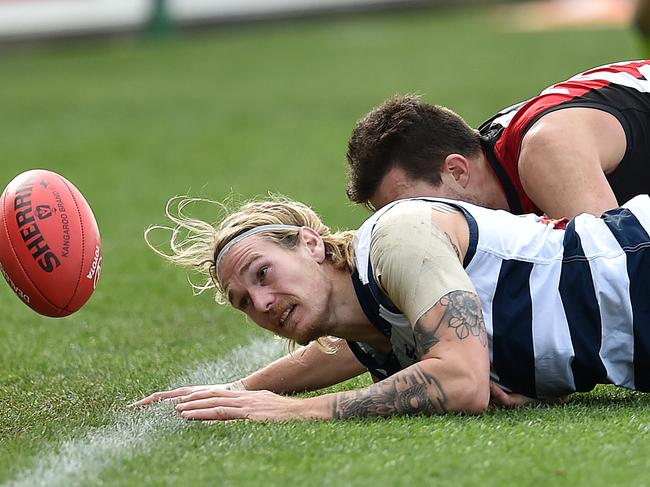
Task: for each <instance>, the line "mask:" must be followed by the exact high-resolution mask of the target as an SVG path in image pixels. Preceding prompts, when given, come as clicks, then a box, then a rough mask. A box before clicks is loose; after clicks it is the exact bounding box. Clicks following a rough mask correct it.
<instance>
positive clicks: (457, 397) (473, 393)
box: [450, 376, 490, 415]
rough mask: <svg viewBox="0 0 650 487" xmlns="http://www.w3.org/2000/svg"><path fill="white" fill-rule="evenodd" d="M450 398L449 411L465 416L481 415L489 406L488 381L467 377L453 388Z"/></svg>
mask: <svg viewBox="0 0 650 487" xmlns="http://www.w3.org/2000/svg"><path fill="white" fill-rule="evenodd" d="M454 393H455V394H454V397H453V398H450V406H451V407H450V410H451V411H455V412H460V413H465V414H476V415H480V414H483V413H484V412H485V411H486V410H487V408H488V405H489V404H490V381H489V378H488V379H487V380H484V378H482V377H476V376H468V377H466V378H464V379H463V380H462V381H461V382H459V384H458V387H457V388H455V391H454Z"/></svg>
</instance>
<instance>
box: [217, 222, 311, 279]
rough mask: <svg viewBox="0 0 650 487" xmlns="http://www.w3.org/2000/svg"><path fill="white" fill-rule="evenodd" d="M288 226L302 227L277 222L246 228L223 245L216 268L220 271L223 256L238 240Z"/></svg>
mask: <svg viewBox="0 0 650 487" xmlns="http://www.w3.org/2000/svg"><path fill="white" fill-rule="evenodd" d="M288 228H300V227H299V226H298V225H282V224H275V225H260V226H259V227H254V228H251V229H250V230H246V231H245V232H244V233H242V234H240V235H237V236H236V237H235V238H233V239H232V240H231V241H230V242H228V243H227V244H226V245H224V246H223V248H222V249H221V251H220V252H219V254H218V255H217V258H216V260H215V270H216V271H217V272H219V264H221V261H222V260H223V257H224V256H225V255H226V254H227V253H228V251H229V250H230V249H231V248H232V246H233V245H235V244H236V243H238V242H241V241H242V240H244V239H245V238H248V237H250V236H252V235H257V234H258V233H262V232H271V231H273V230H285V229H288Z"/></svg>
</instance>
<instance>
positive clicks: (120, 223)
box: [0, 7, 650, 485]
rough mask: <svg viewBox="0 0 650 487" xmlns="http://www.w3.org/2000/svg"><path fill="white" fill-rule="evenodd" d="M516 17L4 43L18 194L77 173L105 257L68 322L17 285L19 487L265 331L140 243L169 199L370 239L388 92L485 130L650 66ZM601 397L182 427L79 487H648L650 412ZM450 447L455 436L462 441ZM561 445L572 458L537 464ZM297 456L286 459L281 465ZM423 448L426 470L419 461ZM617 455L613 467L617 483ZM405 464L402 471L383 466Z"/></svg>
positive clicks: (4, 151)
mask: <svg viewBox="0 0 650 487" xmlns="http://www.w3.org/2000/svg"><path fill="white" fill-rule="evenodd" d="M505 12H506V11H502V10H500V11H498V12H497V11H495V10H493V9H492V8H490V7H464V8H444V9H415V10H407V11H399V12H382V13H374V14H367V15H360V14H357V15H352V16H331V17H325V18H312V19H303V20H300V21H277V22H270V23H262V22H259V23H241V24H233V25H221V26H219V27H218V28H215V29H212V30H200V31H192V32H181V31H177V32H175V33H173V34H172V35H171V36H169V37H166V38H161V39H145V38H135V37H125V38H111V39H78V40H74V41H59V42H56V43H53V44H40V43H39V44H36V45H17V46H12V47H5V48H2V49H1V50H0V181H3V182H4V183H3V184H6V183H7V182H9V181H10V180H11V179H12V178H13V177H14V176H15V175H16V174H18V173H20V172H22V171H24V170H27V169H31V168H47V169H50V170H53V171H56V172H59V173H61V174H63V175H65V176H66V177H67V178H68V179H70V180H71V181H72V182H73V183H74V184H75V185H76V186H77V187H78V188H79V189H80V190H81V191H82V192H83V193H84V194H85V196H86V198H87V199H88V201H89V203H90V204H91V206H92V208H93V210H94V212H95V215H96V217H97V220H98V222H99V226H100V230H101V233H102V238H103V246H104V261H103V271H102V277H101V280H100V283H99V286H98V289H97V291H96V293H95V295H94V296H93V298H92V299H91V301H90V302H89V303H88V304H87V306H86V307H85V308H84V309H82V310H81V311H80V312H78V313H77V314H75V315H73V316H71V317H69V318H65V319H59V320H54V319H49V318H42V317H39V316H37V315H36V314H34V313H33V312H32V311H31V310H29V309H28V308H27V307H25V306H24V305H23V304H21V303H20V302H19V300H18V299H17V298H16V297H15V296H14V295H13V294H12V292H11V291H10V289H9V287H8V286H4V285H2V286H0V447H1V448H0V482H9V481H10V480H11V479H14V478H16V477H17V476H18V477H19V476H20V474H21V472H25V471H27V472H29V471H30V470H29V469H30V468H33V466H34V465H36V464H37V462H38V460H39V459H41V458H43V457H44V456H46V455H50V454H54V455H56V454H57V452H60V451H61V445H62V442H63V441H65V440H71V441H74V440H75V438H79V437H81V436H83V435H84V434H87V433H88V432H89V431H93V429H94V428H97V427H101V426H103V425H110V424H112V423H113V422H114V421H115V418H116V415H124V414H126V413H125V412H124V406H125V404H127V403H128V402H130V401H132V400H134V399H137V398H139V397H141V396H142V395H143V394H148V393H150V392H152V391H153V390H157V389H160V388H165V387H167V386H168V385H169V383H170V381H172V380H173V379H174V378H176V377H179V376H180V375H182V373H183V372H184V371H186V370H187V369H189V368H192V367H194V366H196V365H197V364H200V363H203V362H206V361H209V360H214V359H216V358H219V357H221V356H225V355H227V354H228V352H229V351H230V350H231V349H232V348H233V347H235V346H237V345H240V344H246V343H248V342H249V341H250V340H251V339H252V337H259V336H263V333H262V332H260V331H258V330H257V328H256V327H255V326H254V325H253V324H251V323H247V322H245V320H244V319H243V318H242V317H241V316H240V315H237V314H235V313H234V312H232V311H230V310H228V309H225V308H220V307H217V306H216V305H214V304H213V301H212V297H211V296H208V295H207V294H205V295H202V296H200V297H194V296H192V293H191V290H190V287H189V285H188V284H187V282H186V276H185V274H184V272H183V271H180V270H178V269H173V268H171V267H170V266H168V265H167V264H165V263H164V262H163V261H162V260H161V259H159V258H158V257H157V256H155V255H154V254H153V253H152V252H151V251H150V250H149V249H148V248H147V247H146V246H145V244H144V241H143V238H142V233H143V231H144V229H145V228H146V227H147V226H148V225H150V224H154V223H162V222H163V209H164V205H165V203H166V201H167V199H168V198H169V197H171V196H174V195H178V194H189V195H192V196H203V197H207V198H211V199H217V200H220V199H223V198H224V197H226V196H228V195H229V194H230V193H231V192H232V193H236V194H241V195H243V196H245V197H251V196H255V195H263V194H266V193H267V192H268V191H273V192H279V193H282V194H285V195H287V196H290V197H293V198H296V199H299V200H302V201H304V202H306V203H308V204H310V205H312V206H313V207H314V208H315V209H316V210H317V211H318V212H319V213H320V214H321V215H322V216H323V218H324V220H325V222H327V223H328V224H330V225H331V226H332V227H335V228H350V227H356V226H357V225H359V224H360V223H361V222H362V221H363V219H364V218H365V217H366V216H367V213H366V212H365V210H363V209H362V208H356V207H352V206H351V205H350V204H349V203H348V202H347V200H346V198H345V179H346V177H345V167H346V165H345V150H346V143H347V139H348V136H349V134H350V131H351V129H352V126H353V124H354V123H355V122H356V120H357V119H359V118H360V117H361V116H362V115H363V114H365V113H366V112H367V111H368V110H370V109H371V108H372V107H373V106H375V105H377V104H379V103H380V102H381V101H383V100H384V99H385V98H387V97H389V96H391V95H393V94H395V93H419V94H421V95H422V96H423V98H424V99H425V100H426V101H428V102H431V103H436V104H441V105H445V106H448V107H450V108H452V109H453V110H455V111H457V112H458V113H460V114H461V115H463V116H464V117H465V118H466V119H467V120H468V122H469V123H470V124H471V125H473V126H477V125H478V124H479V123H480V122H482V121H483V120H484V119H486V118H488V117H489V116H491V115H492V114H493V113H494V112H495V111H497V110H499V109H501V108H503V107H505V106H508V105H510V104H512V103H514V102H516V101H519V100H522V99H525V98H528V97H530V96H533V95H534V94H536V93H537V92H539V91H541V90H542V89H543V88H545V87H546V86H547V85H549V84H551V83H553V82H556V81H559V80H562V79H565V78H567V77H569V76H572V75H573V74H575V73H577V72H579V71H581V70H584V69H587V68H589V67H593V66H596V65H600V64H604V63H608V62H613V61H617V60H624V59H633V58H639V57H642V53H641V49H640V48H639V43H638V39H637V38H636V34H635V33H634V32H633V31H632V30H631V29H629V28H627V27H625V28H615V29H583V30H560V31H553V32H535V33H531V32H514V31H510V30H509V19H508V17H507V16H506V15H507V14H506V13H505ZM205 216H206V218H211V215H205ZM593 394H595V395H594V396H590V395H586V396H585V397H586V399H583V400H582V402H581V401H580V400H579V401H578V402H577V403H574V404H573V405H569V406H567V408H569V409H568V410H567V409H566V408H559V409H557V410H550V409H540V410H536V409H532V410H527V411H523V412H514V413H513V412H503V411H501V412H499V411H497V412H492V413H490V414H489V415H488V416H486V418H487V419H484V420H479V419H476V418H471V419H469V418H462V417H451V418H445V419H440V418H436V419H433V420H423V419H420V420H413V421H409V420H408V419H399V420H391V421H383V422H368V423H364V422H361V423H350V424H349V425H345V424H343V425H342V424H338V425H324V424H316V425H298V424H290V425H250V424H246V423H243V424H235V425H219V426H214V427H213V428H212V429H210V428H200V427H197V428H189V429H181V430H180V431H176V432H175V433H174V434H171V435H167V436H166V437H165V438H164V441H162V442H161V443H160V444H158V445H156V446H154V447H150V449H148V450H143V451H138V452H137V455H136V454H134V456H129V457H128V458H127V459H125V460H124V461H123V463H120V462H117V463H112V464H111V465H110V467H108V468H106V469H105V470H103V471H101V472H100V473H95V474H93V475H94V476H91V477H83V476H80V477H75V476H74V475H72V477H70V478H68V480H70V479H72V480H71V482H72V484H96V483H97V484H105V485H131V484H133V485H136V484H138V485H139V484H140V483H141V482H143V481H144V483H147V484H155V485H166V484H168V483H172V482H174V483H177V482H185V481H189V480H194V481H197V482H199V483H205V484H213V482H212V481H211V480H213V481H214V480H215V479H218V480H219V482H220V483H222V484H223V485H245V484H250V485H257V484H258V483H261V482H265V483H267V484H268V485H287V484H288V485H298V484H309V483H313V484H314V485H318V484H327V485H367V484H368V483H369V482H373V481H377V482H379V481H381V479H382V478H387V479H389V483H391V484H393V485H398V484H400V485H406V484H407V483H409V485H411V484H412V483H424V482H426V483H429V481H433V480H434V479H435V481H436V483H442V484H444V485H470V484H474V483H475V482H476V481H479V480H480V481H481V482H482V483H485V484H486V485H503V484H504V483H507V482H508V479H509V478H510V479H511V478H512V476H513V475H514V476H515V477H516V478H517V479H518V482H519V483H520V484H521V485H541V484H542V483H544V484H546V483H547V480H548V475H551V478H552V482H551V483H552V484H553V485H569V484H571V485H576V482H578V483H581V484H582V485H587V483H589V484H591V485H603V484H601V482H604V480H607V481H608V482H610V481H612V479H614V478H616V476H618V475H624V477H620V478H623V479H624V480H625V482H626V483H621V484H618V485H647V467H648V461H647V460H639V461H637V462H636V463H634V462H632V463H630V461H629V456H630V455H632V456H633V457H634V458H636V459H640V458H641V459H647V458H650V455H648V454H649V453H650V450H649V448H650V447H649V446H648V445H647V444H646V443H647V442H645V443H640V437H641V436H643V435H645V436H646V437H647V432H648V431H647V428H648V426H647V425H648V424H650V413H648V412H647V411H648V408H647V406H648V402H647V399H645V398H644V397H642V396H639V395H634V394H626V393H619V392H616V393H614V392H611V391H609V390H606V391H605V392H603V393H602V394H604V396H603V397H605V406H606V407H605V409H602V408H599V407H597V406H594V405H593V404H592V402H594V403H595V404H599V403H598V401H597V400H595V401H594V400H593V398H599V397H600V396H599V394H601V393H598V392H596V393H593ZM571 407H573V408H575V409H574V410H573V411H572V410H571ZM610 414H612V418H611V419H610V420H604V421H603V417H604V416H609V415H610ZM540 418H542V419H541V420H540ZM576 421H577V423H576ZM644 425H645V426H644ZM644 427H645V430H644V429H643V428H644ZM499 428H503V430H502V431H501V432H499V431H497V430H499ZM608 429H611V430H614V431H616V434H615V435H613V436H612V437H611V438H610V441H612V442H613V443H611V444H609V445H610V446H611V448H610V447H607V448H604V446H607V444H606V443H603V439H602V437H601V436H600V435H599V432H602V431H604V430H608ZM405 431H406V432H408V434H407V433H404V432H405ZM529 431H530V432H532V433H530V432H529ZM445 432H447V433H449V432H454V438H455V439H454V440H453V441H450V442H447V441H445V438H446V436H445V435H446V434H447V433H445ZM581 434H584V437H585V441H587V442H588V443H587V444H584V445H583V444H581V445H580V448H581V449H583V448H584V449H586V451H587V452H588V453H587V454H586V457H584V458H587V457H589V456H590V454H589V452H591V453H593V455H591V456H592V459H596V460H593V461H592V462H591V463H585V464H581V465H582V467H581V468H576V460H575V457H574V455H576V454H577V452H576V450H575V448H576V444H575V441H574V439H575V438H576V437H578V436H580V435H581ZM405 435H406V437H407V438H405V437H404V436H405ZM639 435H641V436H639ZM390 437H395V438H402V439H400V441H398V446H396V448H397V450H392V449H391V448H390V447H388V446H382V447H377V444H376V443H375V442H377V441H380V442H381V441H384V439H386V438H390ZM301 438H309V441H308V442H307V443H306V444H305V443H304V441H303V442H301V441H300V439H301ZM408 438H411V439H412V441H407V439H408ZM503 438H505V441H504V442H502V443H499V445H496V446H495V445H493V446H491V447H490V448H489V449H487V450H486V449H485V448H486V445H488V444H492V443H493V442H495V441H497V439H503ZM630 438H632V440H630ZM369 442H370V443H369ZM550 444H552V445H554V446H553V449H552V452H553V454H552V455H553V462H554V464H553V465H552V466H551V465H547V464H546V463H544V462H542V463H536V461H533V463H532V464H531V463H530V461H532V460H531V458H532V457H530V455H534V453H535V452H536V451H540V450H543V451H548V448H549V445H550ZM589 444H591V445H592V447H591V449H590V447H589V446H588V445H589ZM228 445H231V446H232V449H229V446H228ZM301 445H302V446H301ZM333 445H339V446H338V447H337V449H336V452H337V453H336V454H332V448H333ZM431 445H437V448H438V449H443V450H444V451H445V461H444V462H442V464H441V465H444V468H443V467H441V468H440V469H439V470H436V467H435V462H434V464H426V461H425V460H426V458H427V455H423V451H426V449H428V448H431V447H432V446H431ZM282 448H287V449H288V452H287V453H286V454H285V455H281V456H280V457H279V458H278V457H277V455H275V454H273V455H271V454H270V452H275V453H277V449H282ZM603 448H604V449H603ZM423 449H424V450H423ZM413 451H416V452H418V453H417V454H416V457H417V458H418V459H419V461H418V465H420V467H413V466H411V465H410V464H409V461H408V458H410V456H411V455H413V454H414V453H413ZM518 451H519V455H518V454H517V452H518ZM330 454H331V455H330ZM368 455H371V456H372V461H371V460H370V457H369V456H368ZM395 458H401V459H402V460H400V461H395ZM440 461H441V460H438V462H440ZM608 461H610V462H611V463H609V464H608V465H607V468H613V469H614V470H608V472H609V473H608V474H607V475H605V474H604V472H605V470H604V469H605V466H604V464H605V463H606V462H608ZM389 462H393V463H392V464H391V465H392V466H391V470H390V472H391V473H390V474H387V473H386V471H382V468H380V467H381V466H385V465H386V464H387V463H389ZM612 464H616V465H618V466H617V467H613V466H612ZM346 469H347V470H346ZM531 469H532V470H534V469H538V471H539V475H532V476H531V475H529V473H530V471H531ZM539 469H541V470H539ZM545 469H546V470H545ZM339 471H340V472H343V471H345V472H347V473H348V474H347V475H346V476H345V477H343V478H341V477H337V476H336V475H335V473H336V472H339ZM314 472H321V473H322V472H325V473H327V475H325V476H324V477H319V476H318V475H315V474H314ZM499 472H501V473H499ZM553 472H560V474H554V473H553ZM561 472H564V473H563V474H562V473H561ZM567 472H577V474H573V473H570V474H567ZM80 475H81V474H80ZM83 475H88V472H86V473H85V474H83ZM385 475H388V477H382V476H385ZM580 475H581V476H580ZM432 476H433V477H432ZM89 479H90V480H89ZM143 479H144V480H143ZM318 479H321V480H322V482H319V481H318ZM323 479H324V480H323ZM400 479H401V480H400ZM580 479H582V480H580ZM407 480H408V482H407ZM452 480H453V482H452ZM644 482H645V483H644ZM214 483H218V482H216V481H215V482H214ZM613 483H616V482H613ZM610 485H611V482H610Z"/></svg>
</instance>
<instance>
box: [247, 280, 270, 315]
mask: <svg viewBox="0 0 650 487" xmlns="http://www.w3.org/2000/svg"><path fill="white" fill-rule="evenodd" d="M249 295H250V298H251V302H252V303H253V308H255V310H256V311H257V312H259V313H266V312H267V311H269V310H270V309H271V308H272V307H273V300H274V297H273V293H272V292H271V290H270V289H269V288H268V287H266V286H258V287H256V288H255V289H251V290H250V291H249Z"/></svg>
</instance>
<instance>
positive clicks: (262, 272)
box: [257, 265, 269, 283]
mask: <svg viewBox="0 0 650 487" xmlns="http://www.w3.org/2000/svg"><path fill="white" fill-rule="evenodd" d="M268 273H269V266H267V265H263V266H262V267H260V268H259V270H258V271H257V280H258V281H259V282H260V283H261V282H264V280H265V279H266V277H267V276H268Z"/></svg>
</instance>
